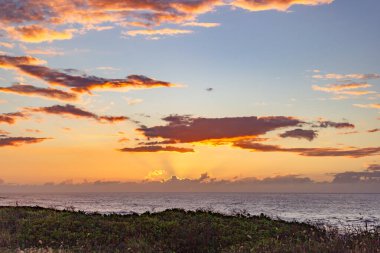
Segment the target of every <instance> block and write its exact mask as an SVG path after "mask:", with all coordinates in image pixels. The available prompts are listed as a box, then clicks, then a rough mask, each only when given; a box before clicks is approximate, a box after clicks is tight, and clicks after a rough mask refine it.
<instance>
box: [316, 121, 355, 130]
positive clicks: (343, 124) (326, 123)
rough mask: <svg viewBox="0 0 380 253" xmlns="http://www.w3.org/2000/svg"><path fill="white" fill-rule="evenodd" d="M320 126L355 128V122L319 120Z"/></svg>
mask: <svg viewBox="0 0 380 253" xmlns="http://www.w3.org/2000/svg"><path fill="white" fill-rule="evenodd" d="M317 126H318V127H322V128H327V127H333V128H338V129H342V128H355V125H354V124H351V123H348V122H333V121H319V122H318V125H317Z"/></svg>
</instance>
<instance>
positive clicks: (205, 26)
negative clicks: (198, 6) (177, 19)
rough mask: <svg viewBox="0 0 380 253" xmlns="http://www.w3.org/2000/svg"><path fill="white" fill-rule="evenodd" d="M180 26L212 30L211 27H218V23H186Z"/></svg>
mask: <svg viewBox="0 0 380 253" xmlns="http://www.w3.org/2000/svg"><path fill="white" fill-rule="evenodd" d="M182 26H195V27H204V28H212V27H218V26H220V23H206V22H187V23H184V24H182Z"/></svg>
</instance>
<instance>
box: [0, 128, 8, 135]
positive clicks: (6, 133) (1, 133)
mask: <svg viewBox="0 0 380 253" xmlns="http://www.w3.org/2000/svg"><path fill="white" fill-rule="evenodd" d="M9 134H10V132H7V131H4V130H1V129H0V136H1V137H4V136H6V135H9Z"/></svg>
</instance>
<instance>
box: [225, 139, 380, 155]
mask: <svg viewBox="0 0 380 253" xmlns="http://www.w3.org/2000/svg"><path fill="white" fill-rule="evenodd" d="M233 146H235V147H239V148H242V149H249V150H252V151H257V152H291V153H297V154H299V155H302V156H316V157H325V156H326V157H328V156H331V157H350V158H360V157H366V156H373V155H379V154H380V147H369V148H349V149H339V148H283V147H280V146H277V145H268V144H262V143H256V142H252V141H250V140H242V141H237V142H235V143H234V144H233Z"/></svg>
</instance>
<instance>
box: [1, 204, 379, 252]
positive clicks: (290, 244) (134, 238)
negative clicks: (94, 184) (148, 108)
mask: <svg viewBox="0 0 380 253" xmlns="http://www.w3.org/2000/svg"><path fill="white" fill-rule="evenodd" d="M21 250H23V252H62V253H66V252H152V253H153V252H154V253H158V252H164V253H170V252H178V253H180V252H186V253H191V252H201V253H207V252H209V253H212V252H222V253H227V252H236V253H237V252H239V253H240V252H241V253H243V252H343V253H344V252H380V233H379V231H366V230H360V231H347V232H346V233H343V234H342V233H339V232H338V231H337V230H326V229H324V228H322V227H317V226H313V225H309V224H305V223H298V222H285V221H280V220H272V219H270V218H268V217H267V216H265V215H260V216H249V215H246V214H237V215H234V216H228V215H223V214H218V213H212V212H209V211H184V210H179V209H173V210H167V211H164V212H160V213H144V214H142V215H137V214H131V215H117V214H111V215H101V214H86V213H84V212H74V211H69V210H64V211H59V210H54V209H45V208H40V207H0V252H22V251H21Z"/></svg>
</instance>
